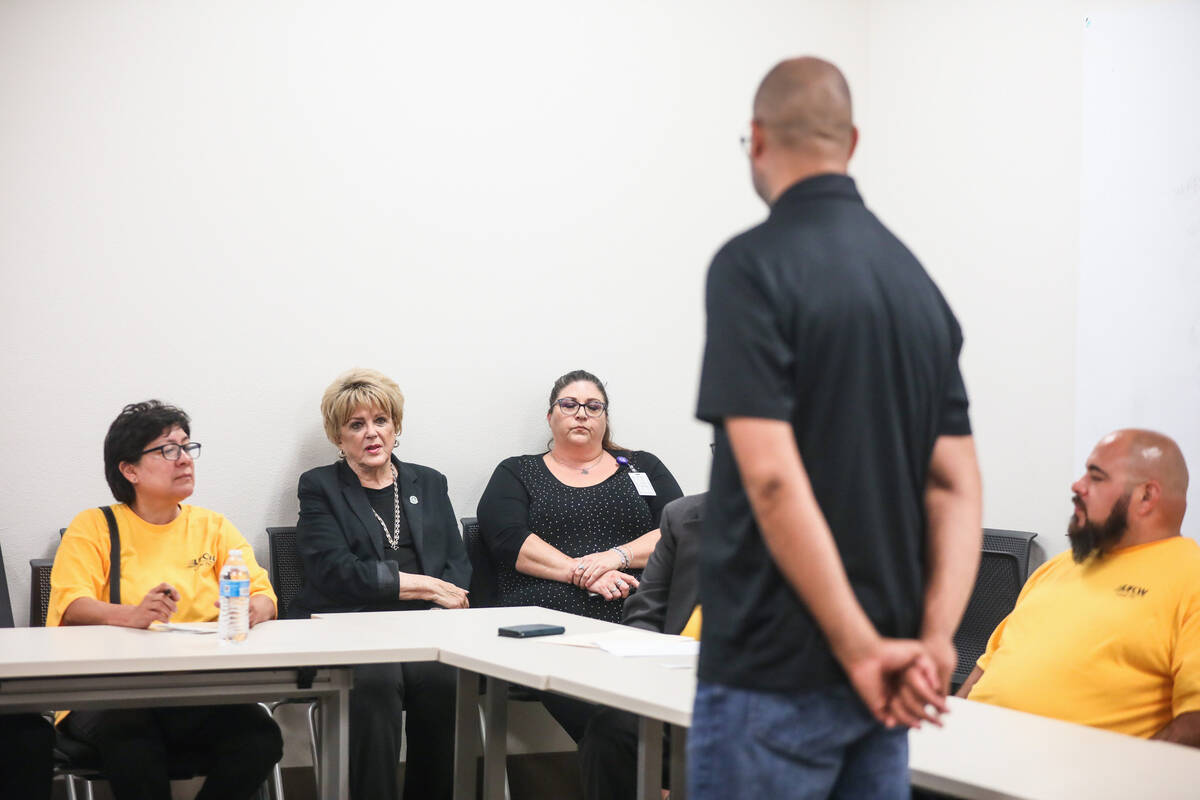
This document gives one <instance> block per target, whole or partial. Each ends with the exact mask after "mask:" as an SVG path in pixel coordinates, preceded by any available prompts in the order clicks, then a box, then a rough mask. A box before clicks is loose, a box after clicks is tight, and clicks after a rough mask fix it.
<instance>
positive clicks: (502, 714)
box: [483, 677, 508, 800]
mask: <svg viewBox="0 0 1200 800" xmlns="http://www.w3.org/2000/svg"><path fill="white" fill-rule="evenodd" d="M483 715H484V719H485V720H486V721H485V723H484V729H485V735H486V739H485V741H484V744H483V800H504V776H505V769H506V768H507V766H508V681H504V680H500V679H499V678H492V677H489V678H488V679H487V696H486V697H485V698H484V701H483Z"/></svg>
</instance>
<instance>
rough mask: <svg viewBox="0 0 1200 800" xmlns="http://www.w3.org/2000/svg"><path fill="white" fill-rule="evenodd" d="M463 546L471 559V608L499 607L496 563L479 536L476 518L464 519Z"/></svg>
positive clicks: (462, 521)
mask: <svg viewBox="0 0 1200 800" xmlns="http://www.w3.org/2000/svg"><path fill="white" fill-rule="evenodd" d="M459 522H461V523H462V530H463V544H465V545H466V547H467V558H469V559H471V585H470V587H469V589H470V592H471V595H470V602H471V608H492V607H494V606H496V605H499V599H500V596H499V592H498V591H497V588H496V562H495V561H493V560H492V553H491V551H490V550H488V547H487V545H486V544H485V543H484V541H483V537H481V536H480V535H479V520H478V519H477V518H476V517H463V518H462V519H461V520H459Z"/></svg>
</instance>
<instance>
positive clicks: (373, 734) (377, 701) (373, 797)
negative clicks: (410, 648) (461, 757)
mask: <svg viewBox="0 0 1200 800" xmlns="http://www.w3.org/2000/svg"><path fill="white" fill-rule="evenodd" d="M454 685H455V672H454V669H453V668H452V667H448V666H447V665H445V664H438V663H436V662H419V663H411V664H364V665H362V666H358V667H355V668H354V688H353V689H351V690H350V797H351V800H398V798H399V797H400V792H399V790H398V788H397V786H396V767H397V765H398V764H399V762H400V724H401V723H400V720H401V719H402V716H403V714H404V712H407V721H406V722H405V724H404V725H405V728H404V729H405V732H406V733H407V734H408V759H407V761H406V762H405V769H404V797H405V800H421V798H429V800H441V799H442V798H445V799H446V800H448V799H449V798H450V797H451V796H452V795H453V793H454Z"/></svg>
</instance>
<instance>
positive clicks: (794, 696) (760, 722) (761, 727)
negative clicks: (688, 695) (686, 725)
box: [687, 681, 909, 800]
mask: <svg viewBox="0 0 1200 800" xmlns="http://www.w3.org/2000/svg"><path fill="white" fill-rule="evenodd" d="M687 756H688V797H689V798H691V800H726V799H727V798H733V797H771V798H804V799H805V800H808V799H809V798H812V800H817V799H818V798H822V799H823V798H827V797H836V798H869V800H907V798H908V797H909V783H908V730H907V729H906V728H885V727H883V726H882V725H880V724H879V723H878V722H877V721H876V720H875V718H874V717H872V716H871V714H870V712H869V711H867V708H866V706H864V705H863V704H862V701H861V700H859V699H858V695H857V694H855V692H854V689H852V688H851V687H850V686H832V687H828V688H824V689H816V690H811V691H804V692H760V691H754V690H751V689H741V688H736V687H732V686H722V685H720V684H714V683H705V682H703V681H701V682H700V683H699V684H698V685H697V687H696V705H695V708H694V711H693V714H692V727H691V730H690V731H689V732H688V745H687Z"/></svg>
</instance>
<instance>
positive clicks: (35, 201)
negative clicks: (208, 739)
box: [0, 0, 1195, 619]
mask: <svg viewBox="0 0 1200 800" xmlns="http://www.w3.org/2000/svg"><path fill="white" fill-rule="evenodd" d="M1117 5H1120V6H1130V5H1132V6H1137V5H1139V4H1137V3H1092V4H1088V5H1087V6H1086V7H1085V5H1084V3H1083V2H1081V0H1062V1H1061V2H1057V3H1045V2H1037V1H1036V0H1011V1H1010V2H1006V3H995V2H982V0H962V1H959V0H923V1H922V0H911V1H910V2H892V1H890V0H858V1H857V2H835V1H834V0H829V1H828V2H821V1H820V0H807V2H786V1H784V0H780V1H779V2H761V1H760V2H755V3H752V4H745V3H733V2H718V1H717V0H712V1H711V2H704V3H689V4H687V5H686V6H685V5H683V4H673V3H667V2H659V3H647V2H635V1H634V0H626V1H625V2H609V3H605V4H599V5H596V4H593V7H588V8H582V7H581V8H579V9H574V8H571V7H569V6H568V5H567V4H562V3H554V2H549V0H542V1H541V2H527V3H523V4H519V5H511V4H510V5H507V6H502V5H498V4H493V3H484V2H474V1H471V0H465V1H464V2H459V3H447V4H436V5H435V4H421V5H416V4H395V3H383V2H377V3H371V2H350V3H340V4H328V3H292V2H281V1H280V2H270V3H268V2H264V3H255V4H243V3H236V2H230V1H229V0H226V1H225V2H215V3H208V4H204V5H202V6H197V5H195V4H193V3H183V2H167V3H154V4H147V3H136V2H127V1H125V0H121V1H117V0H114V1H112V2H107V3H103V4H99V3H93V4H81V3H71V2H50V1H43V0H37V1H34V0H27V1H25V2H20V1H14V2H8V3H5V4H3V5H0V270H2V273H0V277H2V281H3V282H2V284H0V285H2V286H3V293H2V295H0V326H2V330H3V338H2V339H0V375H3V376H4V377H3V381H4V384H3V386H4V391H3V392H2V393H0V420H2V421H0V450H2V452H3V453H4V455H5V458H4V459H3V462H2V465H0V487H3V489H2V490H0V491H2V494H0V541H2V542H3V547H4V554H5V559H6V565H7V572H8V577H9V584H10V588H11V590H12V594H13V596H14V604H15V606H16V613H17V616H18V619H23V618H25V615H26V613H27V610H26V595H27V577H28V571H27V568H26V562H27V560H28V559H29V558H31V557H36V556H49V555H51V554H52V553H53V549H54V543H55V540H56V536H55V533H54V531H55V530H57V528H59V527H60V526H62V525H63V524H65V522H66V521H67V520H68V519H69V518H70V516H71V515H72V514H74V513H75V512H76V511H78V510H79V509H81V508H84V507H86V506H90V505H96V504H100V503H103V502H105V501H106V500H107V499H108V492H107V489H106V487H105V485H104V482H103V477H102V470H101V461H100V443H101V439H102V437H103V433H104V430H105V428H106V426H107V425H108V423H109V422H110V421H111V419H112V417H113V416H114V415H115V413H116V412H117V411H118V410H119V408H120V406H121V405H122V404H123V403H125V402H129V401H132V400H137V399H143V398H146V397H151V396H156V397H161V398H164V399H167V400H170V401H173V402H176V403H178V404H180V405H182V406H183V407H184V408H185V409H187V410H188V411H189V412H191V413H192V415H193V417H194V421H195V424H194V431H193V433H194V436H195V438H196V439H197V440H198V441H201V442H203V443H204V444H205V446H206V450H205V455H204V459H203V461H202V462H201V463H200V470H201V471H200V480H199V484H198V490H197V493H196V496H195V498H194V500H195V502H197V503H199V504H202V505H206V506H210V507H212V508H216V509H219V510H221V511H222V512H224V513H226V514H227V515H229V516H230V517H231V518H232V519H233V520H234V521H235V522H236V523H237V524H238V525H239V526H240V527H241V528H242V530H243V531H244V532H245V533H246V534H247V535H248V536H249V538H250V539H251V541H252V542H254V543H255V545H256V550H257V551H258V553H259V556H260V557H263V556H265V549H266V548H265V545H266V542H265V535H264V534H263V532H262V529H263V528H264V527H265V526H267V525H272V524H287V523H290V522H292V521H293V520H294V517H295V511H296V504H295V500H294V487H295V480H296V477H297V475H298V474H299V473H300V472H301V471H303V470H304V469H306V468H308V467H310V466H313V465H316V464H320V463H325V462H328V461H329V460H331V459H332V456H333V448H332V447H331V446H330V445H329V444H328V443H327V442H326V441H325V440H324V437H323V435H322V433H321V429H320V420H319V418H318V412H317V403H318V400H319V396H320V393H321V391H322V389H323V388H324V386H325V385H326V384H327V383H328V381H329V380H330V379H331V378H332V377H333V376H334V375H335V374H337V373H338V372H340V371H341V370H343V369H345V368H347V367H349V366H352V365H356V364H357V365H370V366H376V367H378V368H380V369H383V370H384V371H386V372H388V373H390V374H391V375H393V376H394V377H395V378H396V379H397V380H398V381H399V382H400V384H401V386H402V387H404V388H405V390H406V392H407V394H408V398H409V402H408V408H407V415H406V427H405V433H404V438H403V440H402V444H401V450H400V453H401V457H403V458H407V459H410V460H413V461H417V462H421V463H426V464H430V465H432V466H435V467H437V468H439V469H441V470H442V471H444V472H446V473H447V475H448V476H449V478H450V485H451V492H452V496H453V499H454V501H455V505H456V509H457V510H458V512H459V513H460V515H467V514H470V513H472V512H473V510H474V507H475V504H476V502H477V500H478V497H479V494H480V492H481V491H482V488H483V486H484V484H485V482H486V480H487V477H488V475H489V474H490V471H491V469H492V467H493V466H494V464H495V463H496V462H497V461H498V460H499V459H500V458H502V457H504V456H506V455H509V454H512V453H516V452H530V451H535V450H537V449H538V448H539V447H541V446H542V444H543V443H544V441H545V435H546V434H545V427H544V423H543V420H542V414H543V413H544V402H545V394H546V392H547V390H548V387H549V383H550V381H551V380H552V379H553V378H554V377H555V376H556V375H558V374H559V373H561V372H563V371H565V370H567V369H571V368H575V367H578V366H582V367H586V368H588V369H591V370H593V371H595V372H597V373H598V374H600V375H601V376H602V377H604V378H606V379H607V380H608V382H609V387H610V389H611V392H612V400H613V422H614V427H615V431H616V433H617V436H618V440H619V441H621V442H623V443H625V444H629V445H634V446H637V447H642V448H646V449H650V450H652V451H655V452H657V453H658V454H659V455H661V456H663V457H664V458H665V459H666V461H667V463H668V464H669V465H670V467H671V468H672V470H673V471H674V472H675V473H676V475H677V477H678V478H679V479H680V482H681V483H682V485H683V487H684V489H685V491H689V492H693V491H699V490H701V489H703V488H704V485H705V482H706V476H707V468H708V454H707V448H706V447H705V445H706V443H707V442H708V438H709V434H708V432H707V430H706V429H705V428H704V427H703V426H701V425H699V424H698V423H696V422H694V421H692V418H691V412H692V408H693V403H694V395H695V388H696V379H697V373H698V362H699V355H700V346H701V332H702V328H701V326H702V313H701V305H700V304H701V283H702V275H703V271H704V269H705V266H706V264H707V261H708V259H709V257H710V255H711V253H712V252H713V251H714V249H715V248H716V247H717V246H718V245H719V244H720V243H721V242H722V241H723V240H724V239H726V238H727V237H728V236H729V235H730V234H732V233H733V232H735V231H737V230H740V229H742V228H743V227H745V226H747V225H749V224H752V223H754V222H755V221H757V220H758V219H760V218H761V216H762V214H763V209H762V207H761V205H760V204H759V203H758V201H757V200H756V198H754V196H753V194H752V192H751V191H750V188H749V186H748V181H747V180H746V167H745V163H744V160H743V158H742V157H741V154H740V152H739V151H738V149H737V144H736V142H737V137H738V135H739V134H740V133H742V132H743V131H744V129H745V126H746V122H747V118H748V116H749V103H750V97H751V95H752V92H753V90H754V87H755V85H756V83H757V81H758V79H759V78H760V77H761V75H762V74H763V72H764V71H765V70H766V69H767V68H768V67H769V66H770V65H771V64H772V63H774V62H775V61H776V60H778V59H779V58H781V57H784V56H786V55H790V54H794V53H802V52H812V53H817V54H821V55H824V56H827V57H829V58H831V59H833V60H835V61H837V62H838V63H839V64H841V66H842V67H843V68H844V69H845V70H846V72H847V75H848V77H849V79H850V82H851V85H852V88H853V89H854V92H855V96H856V102H857V113H858V120H859V123H860V127H861V129H862V144H861V147H860V152H859V155H858V157H857V158H856V159H855V162H854V163H853V165H852V169H853V172H854V174H855V175H856V177H858V179H859V180H860V183H861V186H862V188H863V190H864V193H865V196H866V198H867V201H868V203H869V205H870V206H871V207H872V208H874V209H875V210H876V211H877V212H878V213H879V214H880V215H881V217H882V218H883V219H884V220H885V221H886V222H887V223H889V224H890V225H891V226H892V227H893V228H894V229H895V230H896V232H897V233H898V234H899V235H900V236H901V238H902V239H904V240H905V241H906V242H907V243H908V244H909V245H910V246H911V247H912V248H913V249H914V251H915V252H916V253H917V254H918V256H919V257H920V258H921V259H922V260H923V261H924V262H925V264H926V266H927V267H928V268H929V270H930V271H931V272H932V273H933V275H934V276H935V278H936V279H937V280H938V281H939V283H940V285H941V286H942V288H943V290H944V291H945V292H946V294H947V296H948V297H949V299H950V301H951V303H952V304H953V306H954V308H955V310H956V311H957V313H958V316H959V318H960V320H961V321H962V324H963V327H964V330H965V333H966V340H967V345H966V349H965V351H964V356H963V365H964V370H965V374H966V378H967V382H968V388H969V390H970V392H971V396H972V401H973V419H974V423H975V428H976V433H977V437H978V442H979V448H980V452H981V458H982V464H983V470H984V480H985V502H986V508H985V523H986V524H987V525H989V526H995V527H1013V528H1024V529H1030V530H1036V531H1038V532H1040V533H1041V534H1042V536H1043V540H1044V541H1045V544H1046V548H1047V549H1048V550H1049V551H1050V552H1055V551H1057V550H1060V549H1062V547H1063V546H1065V539H1064V537H1063V536H1062V533H1061V532H1062V530H1063V528H1064V526H1065V521H1066V517H1067V513H1068V511H1069V506H1068V502H1067V499H1068V488H1067V487H1068V485H1069V483H1070V481H1071V480H1072V479H1073V478H1074V477H1075V474H1076V472H1077V471H1078V469H1079V465H1077V464H1075V463H1073V461H1074V458H1073V453H1072V433H1073V429H1074V421H1075V420H1074V400H1075V390H1074V386H1075V374H1074V370H1075V343H1074V337H1075V318H1076V301H1075V297H1076V292H1077V281H1078V263H1079V237H1080V222H1079V186H1080V156H1079V151H1080V143H1081V133H1082V132H1081V126H1082V114H1081V95H1082V76H1081V60H1082V57H1081V53H1082V38H1081V37H1082V33H1083V24H1084V23H1083V20H1084V16H1085V12H1086V11H1087V10H1088V9H1090V8H1091V7H1092V6H1104V7H1111V6H1117ZM1192 455H1193V458H1194V457H1195V454H1192Z"/></svg>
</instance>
